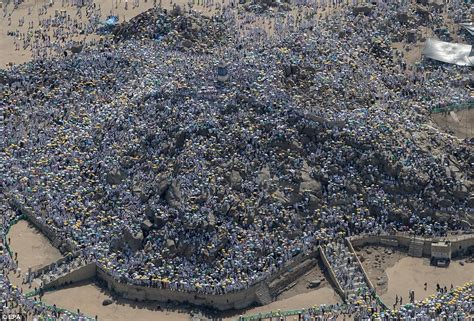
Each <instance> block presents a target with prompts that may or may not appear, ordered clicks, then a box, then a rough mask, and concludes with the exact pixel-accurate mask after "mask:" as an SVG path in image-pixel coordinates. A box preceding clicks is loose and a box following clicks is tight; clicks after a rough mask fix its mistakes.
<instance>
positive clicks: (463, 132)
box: [431, 109, 474, 139]
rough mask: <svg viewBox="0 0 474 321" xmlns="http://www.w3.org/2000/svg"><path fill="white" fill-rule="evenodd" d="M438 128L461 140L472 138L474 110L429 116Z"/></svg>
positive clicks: (473, 132) (473, 134) (473, 135)
mask: <svg viewBox="0 0 474 321" xmlns="http://www.w3.org/2000/svg"><path fill="white" fill-rule="evenodd" d="M431 118H432V119H433V121H434V122H435V123H436V125H437V126H438V128H440V129H441V130H443V131H446V132H448V133H450V134H453V135H455V136H456V137H459V138H461V139H464V138H471V137H474V109H469V110H461V111H458V112H454V111H452V112H449V113H447V114H444V113H440V114H434V115H432V116H431Z"/></svg>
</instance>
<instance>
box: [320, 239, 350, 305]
mask: <svg viewBox="0 0 474 321" xmlns="http://www.w3.org/2000/svg"><path fill="white" fill-rule="evenodd" d="M318 249H319V256H320V257H321V260H322V262H323V265H324V266H325V267H326V269H327V270H328V273H329V278H330V279H331V281H332V283H333V284H334V287H335V290H336V292H337V294H339V295H340V296H341V298H342V299H344V300H345V299H346V294H345V292H344V290H343V289H342V286H341V284H340V283H339V281H338V280H337V278H336V273H334V270H333V269H332V267H331V264H329V261H328V259H327V258H326V254H324V250H323V248H322V247H321V246H318Z"/></svg>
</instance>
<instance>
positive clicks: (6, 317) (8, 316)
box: [0, 313, 26, 321]
mask: <svg viewBox="0 0 474 321" xmlns="http://www.w3.org/2000/svg"><path fill="white" fill-rule="evenodd" d="M0 320H1V321H3V320H10V321H13V320H26V319H23V318H22V317H21V315H20V314H14V313H13V314H1V315H0Z"/></svg>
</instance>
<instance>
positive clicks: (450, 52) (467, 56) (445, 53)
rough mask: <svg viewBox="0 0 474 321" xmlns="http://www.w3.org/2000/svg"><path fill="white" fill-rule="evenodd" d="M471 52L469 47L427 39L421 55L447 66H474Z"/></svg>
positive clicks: (473, 57)
mask: <svg viewBox="0 0 474 321" xmlns="http://www.w3.org/2000/svg"><path fill="white" fill-rule="evenodd" d="M471 51H472V46H471V45H465V44H461V43H451V42H444V41H439V40H436V39H428V40H427V41H426V44H425V48H424V49H423V55H424V56H425V57H428V58H431V59H434V60H439V61H442V62H446V63H449V64H455V65H459V66H474V56H471Z"/></svg>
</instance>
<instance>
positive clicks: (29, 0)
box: [0, 0, 228, 68]
mask: <svg viewBox="0 0 474 321" xmlns="http://www.w3.org/2000/svg"><path fill="white" fill-rule="evenodd" d="M2 1H4V2H6V0H0V3H1V2H2ZM132 2H133V1H128V9H127V10H125V0H109V1H103V0H98V1H97V0H96V1H95V3H96V4H100V6H101V14H102V18H103V21H105V19H106V17H107V16H108V15H117V16H119V22H123V21H128V20H130V18H132V17H134V16H136V15H137V14H139V13H141V12H144V11H146V10H148V9H150V8H152V7H153V0H147V1H144V0H140V5H139V6H138V7H136V8H133V6H132ZM159 2H160V1H159V0H157V3H159ZM225 2H226V3H227V2H228V0H226V1H225ZM47 3H49V0H26V1H25V2H23V3H22V4H21V5H19V7H18V8H17V9H15V10H13V4H12V3H10V5H8V6H7V10H8V11H7V12H8V14H10V13H11V21H12V22H11V25H10V26H9V25H8V18H7V17H8V16H7V17H4V16H3V8H2V9H0V68H5V67H6V66H7V64H8V63H15V64H20V63H24V62H27V61H29V60H30V59H31V53H30V51H29V49H30V48H26V49H25V50H24V49H23V48H21V49H20V50H19V51H16V50H15V47H14V38H13V37H11V36H8V35H7V33H8V31H16V30H19V31H20V32H22V33H23V32H26V31H27V30H28V24H29V22H31V21H32V22H33V23H34V26H35V27H36V28H37V27H38V22H39V20H40V18H41V19H45V18H46V17H49V16H51V17H54V13H55V10H59V11H61V10H64V11H66V13H67V14H69V15H71V17H74V18H75V17H76V12H77V7H73V6H65V7H62V6H61V0H55V3H54V4H53V5H52V6H51V7H50V8H49V9H48V14H47V15H42V16H38V12H37V9H38V8H39V7H42V6H43V5H44V4H47ZM187 3H188V1H187V0H173V1H172V3H171V1H170V0H164V1H162V7H163V8H167V9H170V8H172V6H173V4H179V5H181V6H182V7H183V8H184V7H185V6H186V8H187ZM3 7H5V4H4V5H3ZM29 8H31V10H32V13H31V15H28V9H29ZM193 9H194V10H197V11H200V12H202V13H204V14H210V13H212V12H213V11H212V10H211V8H208V7H204V6H201V5H199V6H198V5H194V6H193ZM82 13H83V15H82V16H83V19H82V20H81V21H86V15H85V9H82ZM21 17H24V18H25V23H24V25H23V26H21V27H20V26H19V25H18V20H19V19H20V18H21ZM50 35H52V33H50ZM93 37H96V38H97V36H96V35H88V36H87V37H86V36H81V38H74V40H76V41H81V40H90V39H92V38H93Z"/></svg>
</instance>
